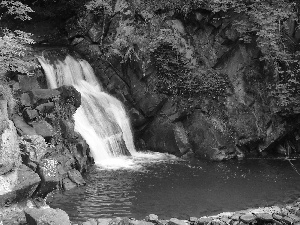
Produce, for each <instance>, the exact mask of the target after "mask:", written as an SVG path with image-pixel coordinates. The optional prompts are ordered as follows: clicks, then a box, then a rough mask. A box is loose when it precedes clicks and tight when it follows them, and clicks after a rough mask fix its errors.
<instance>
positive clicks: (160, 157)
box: [97, 151, 182, 172]
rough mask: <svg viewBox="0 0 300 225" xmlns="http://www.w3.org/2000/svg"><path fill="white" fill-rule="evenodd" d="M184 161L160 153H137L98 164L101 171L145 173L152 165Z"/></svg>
mask: <svg viewBox="0 0 300 225" xmlns="http://www.w3.org/2000/svg"><path fill="white" fill-rule="evenodd" d="M177 161H182V159H180V158H178V157H176V156H174V155H169V154H166V153H159V152H147V151H144V152H135V153H134V154H133V155H132V156H119V157H116V158H113V159H110V160H103V161H101V162H98V163H97V168H98V169H99V170H132V171H140V172H142V171H145V167H146V166H149V165H151V164H157V163H164V162H168V163H170V162H177Z"/></svg>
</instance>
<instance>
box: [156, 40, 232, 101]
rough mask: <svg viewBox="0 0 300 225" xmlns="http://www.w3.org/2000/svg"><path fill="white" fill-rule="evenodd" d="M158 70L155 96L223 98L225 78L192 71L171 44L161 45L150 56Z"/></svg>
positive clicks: (194, 69) (212, 72)
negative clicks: (159, 94) (162, 94)
mask: <svg viewBox="0 0 300 225" xmlns="http://www.w3.org/2000/svg"><path fill="white" fill-rule="evenodd" d="M152 59H153V62H154V64H155V66H156V68H157V79H154V80H155V81H156V82H155V85H154V86H155V87H156V90H157V91H158V92H161V93H164V94H168V95H176V96H181V97H185V98H190V97H199V96H200V95H209V96H211V97H217V96H224V95H225V94H226V89H227V88H229V82H228V79H227V76H226V75H224V74H223V75H221V74H218V73H217V72H215V71H213V70H200V69H197V68H195V67H193V66H192V65H191V64H190V62H189V60H187V59H186V57H185V56H184V55H183V54H181V53H179V52H178V51H177V49H176V48H174V47H173V46H172V45H171V44H170V43H165V44H161V45H160V46H159V47H158V48H157V49H156V50H155V51H154V52H153V54H152Z"/></svg>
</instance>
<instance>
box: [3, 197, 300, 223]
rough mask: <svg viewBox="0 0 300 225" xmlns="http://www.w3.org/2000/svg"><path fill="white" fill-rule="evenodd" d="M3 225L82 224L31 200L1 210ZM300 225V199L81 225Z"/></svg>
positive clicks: (95, 220) (98, 221)
mask: <svg viewBox="0 0 300 225" xmlns="http://www.w3.org/2000/svg"><path fill="white" fill-rule="evenodd" d="M0 212H1V213H0V224H3V225H5V224H19V225H20V224H22V225H42V224H43V225H71V224H72V225H78V224H77V223H72V222H71V221H70V219H69V216H68V215H67V213H66V212H64V211H63V210H61V209H53V208H50V207H49V206H47V205H45V206H42V207H39V208H38V207H36V206H34V205H33V204H32V202H31V201H27V202H26V204H24V205H18V206H16V205H15V206H13V207H10V208H6V209H4V210H1V211H0ZM227 224H228V225H247V224H249V225H252V224H258V225H262V224H274V225H299V224H300V199H298V200H297V201H295V202H293V203H290V204H287V205H284V206H280V205H276V206H271V207H260V208H253V209H247V210H241V211H236V212H223V213H220V214H217V215H213V216H203V217H200V218H198V217H190V218H187V219H186V220H180V219H177V218H171V219H169V220H162V219H159V218H158V216H157V215H155V214H150V215H148V216H146V217H145V219H144V220H136V219H134V218H128V217H122V218H121V217H116V218H99V219H89V220H88V221H86V222H83V223H79V225H227Z"/></svg>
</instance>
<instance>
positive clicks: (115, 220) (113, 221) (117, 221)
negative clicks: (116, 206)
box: [109, 217, 129, 225]
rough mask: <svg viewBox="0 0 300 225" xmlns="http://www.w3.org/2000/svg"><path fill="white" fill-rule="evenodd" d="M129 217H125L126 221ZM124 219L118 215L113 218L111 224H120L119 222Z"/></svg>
mask: <svg viewBox="0 0 300 225" xmlns="http://www.w3.org/2000/svg"><path fill="white" fill-rule="evenodd" d="M127 219H128V218H125V220H126V221H129V220H127ZM122 220H123V219H122V218H120V217H116V218H113V219H112V220H111V221H110V222H109V225H119V223H120V222H121V221H122Z"/></svg>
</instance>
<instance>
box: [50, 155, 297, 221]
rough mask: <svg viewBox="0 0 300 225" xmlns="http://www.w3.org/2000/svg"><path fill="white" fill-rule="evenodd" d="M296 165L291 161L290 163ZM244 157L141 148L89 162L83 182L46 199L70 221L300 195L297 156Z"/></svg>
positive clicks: (175, 212)
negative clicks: (187, 155)
mask: <svg viewBox="0 0 300 225" xmlns="http://www.w3.org/2000/svg"><path fill="white" fill-rule="evenodd" d="M290 162H291V163H292V164H293V165H294V167H295V168H293V167H292V165H291V163H290ZM290 162H289V161H287V160H282V159H278V160H275V159H272V160H268V159H263V160H262V159H261V160H259V159H252V160H251V159H248V160H243V161H229V162H218V163H208V162H202V161H198V160H192V161H191V160H180V159H178V158H175V157H174V156H169V155H164V154H158V153H155V154H154V153H153V154H140V155H138V156H135V157H132V158H122V159H118V160H117V161H116V162H114V163H112V165H111V164H109V165H103V166H95V167H93V168H92V169H91V170H90V171H89V172H88V173H87V174H86V177H85V178H86V180H87V185H86V186H84V187H80V188H75V189H73V190H70V191H66V192H64V193H59V194H57V195H55V196H54V197H53V198H51V199H50V202H49V205H50V206H51V207H53V208H61V209H63V210H65V211H66V212H67V213H68V214H69V216H70V219H71V221H73V222H80V221H86V220H87V219H89V218H111V217H117V216H120V217H123V216H126V217H133V218H136V219H143V218H145V216H146V215H149V214H150V213H154V214H156V215H158V216H159V218H160V219H170V218H172V217H176V218H181V219H188V218H189V217H190V216H195V217H200V216H204V215H213V214H216V213H220V212H224V211H236V210H242V209H247V208H253V207H259V206H270V205H274V204H285V203H289V202H291V201H294V200H296V199H297V198H299V197H300V188H299V187H300V175H298V174H297V172H296V170H295V169H298V170H299V171H300V161H299V160H293V161H290Z"/></svg>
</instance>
